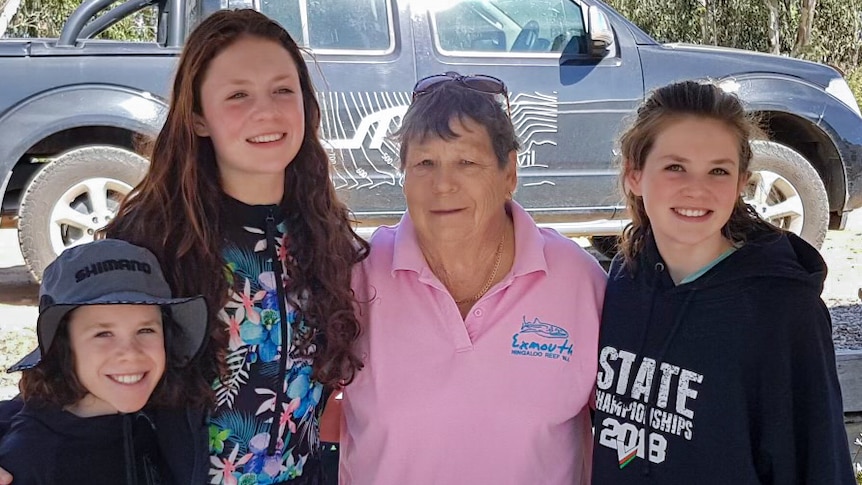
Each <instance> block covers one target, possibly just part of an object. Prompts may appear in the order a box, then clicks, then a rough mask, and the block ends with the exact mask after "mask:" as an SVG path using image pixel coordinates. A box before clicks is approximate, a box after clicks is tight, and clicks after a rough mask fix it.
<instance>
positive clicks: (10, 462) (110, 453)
mask: <svg viewBox="0 0 862 485" xmlns="http://www.w3.org/2000/svg"><path fill="white" fill-rule="evenodd" d="M0 466H2V467H3V468H5V469H6V470H7V471H9V472H10V473H12V475H13V476H14V482H15V484H16V485H54V484H66V483H88V484H93V485H98V484H105V485H108V484H110V485H122V484H125V485H169V484H172V483H175V482H174V481H173V480H172V479H171V477H170V475H169V473H168V469H167V466H166V465H165V464H164V462H163V459H162V457H161V455H160V453H159V449H158V444H157V439H156V434H155V427H154V425H153V422H152V420H151V419H150V418H149V417H148V416H147V415H146V414H145V413H143V412H139V413H134V414H112V415H107V416H96V417H91V418H79V417H77V416H75V415H74V414H72V413H69V412H67V411H62V410H59V409H51V408H45V407H38V408H34V407H33V406H30V405H25V406H24V409H23V410H22V411H21V412H20V413H18V414H17V415H16V416H15V418H14V419H13V420H12V425H11V428H10V430H9V432H8V434H6V436H5V437H4V439H3V442H2V444H0Z"/></svg>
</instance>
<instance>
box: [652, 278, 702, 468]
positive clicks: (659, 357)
mask: <svg viewBox="0 0 862 485" xmlns="http://www.w3.org/2000/svg"><path fill="white" fill-rule="evenodd" d="M655 271H656V272H657V273H663V272H664V271H665V265H664V263H656V265H655ZM695 291H696V290H691V291H690V292H689V294H688V295H687V296H686V298H685V300H684V301H683V303H682V305H681V306H680V308H679V311H678V312H677V314H676V317H675V318H674V322H673V326H672V327H671V329H670V333H668V335H667V337H666V338H665V339H664V342H663V344H662V346H661V349H659V352H658V354H656V356H655V370H653V373H652V377H651V378H650V385H649V388H648V389H649V391H647V396H646V422H645V423H644V426H645V427H646V430H645V432H644V441H645V445H646V449H645V451H644V466H643V475H644V476H650V474H651V473H652V463H651V462H650V461H649V457H650V435H651V434H652V430H653V428H652V410H653V402H652V398H653V389H654V388H655V379H656V374H657V373H658V370H659V369H661V365H662V364H663V363H664V362H663V361H664V356H665V354H667V351H668V349H670V345H671V343H673V339H674V337H675V336H676V333H677V331H678V330H679V328H680V326H682V321H683V317H684V316H685V310H686V309H687V308H688V305H689V303H691V300H692V299H693V298H694V295H695ZM655 292H656V285H652V291H651V292H650V310H649V313H647V319H646V322H647V328H645V329H644V331H643V335H642V337H641V345H640V349H639V350H638V355H639V356H640V358H641V363H643V359H644V357H645V356H644V353H643V352H644V348H646V341H647V335H648V334H649V329H648V327H649V324H650V320H651V319H652V313H653V310H654V309H655V303H656V298H655Z"/></svg>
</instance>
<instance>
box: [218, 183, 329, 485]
mask: <svg viewBox="0 0 862 485" xmlns="http://www.w3.org/2000/svg"><path fill="white" fill-rule="evenodd" d="M225 214H226V215H225V218H226V220H225V221H223V226H222V227H224V228H225V230H226V239H225V241H224V244H223V255H224V259H225V263H226V272H227V276H228V279H229V283H230V284H231V286H232V288H233V289H232V290H231V295H230V299H229V302H228V304H227V305H226V306H225V308H224V309H223V310H222V311H221V312H220V314H219V317H220V319H221V320H222V321H223V322H224V324H225V326H226V327H227V330H228V331H229V334H230V341H229V344H228V354H227V364H228V367H229V371H230V372H229V377H228V378H227V379H225V380H222V381H217V382H215V383H214V385H213V389H214V390H215V394H216V407H215V410H214V411H213V413H212V415H211V417H210V421H209V451H210V470H209V476H210V477H211V479H210V482H209V483H211V484H226V485H254V484H280V483H289V484H291V485H293V484H296V485H299V484H317V483H322V476H321V475H322V471H321V466H320V442H319V436H318V435H319V433H318V419H319V417H320V413H321V412H322V408H323V405H324V403H325V399H324V396H323V386H322V385H321V384H320V383H318V382H316V381H314V380H312V379H311V363H312V357H313V352H314V345H311V346H310V347H309V348H308V349H307V350H304V351H300V350H299V349H297V347H296V345H295V342H296V341H297V340H296V339H297V337H298V336H299V335H302V332H305V331H308V329H307V327H306V326H305V324H304V322H302V321H297V312H296V309H295V307H293V306H292V305H291V303H290V302H291V301H294V302H295V301H298V299H297V298H295V297H294V298H288V297H287V296H288V295H286V294H285V291H286V288H287V289H288V291H289V288H290V277H289V275H287V272H286V269H285V262H286V261H287V258H289V257H290V256H289V254H288V252H287V248H288V247H289V244H288V238H289V234H287V229H286V227H285V224H284V222H283V217H282V216H281V214H280V210H279V207H278V206H276V205H272V206H249V205H246V204H243V203H242V202H239V201H237V200H234V199H231V198H227V200H226V201H225ZM293 296H295V295H293ZM285 322H286V325H285V324H284V323H285Z"/></svg>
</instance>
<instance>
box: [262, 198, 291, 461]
mask: <svg viewBox="0 0 862 485" xmlns="http://www.w3.org/2000/svg"><path fill="white" fill-rule="evenodd" d="M266 248H267V252H269V255H270V257H271V258H272V269H273V271H274V272H275V291H276V294H277V295H278V316H279V325H280V328H279V330H280V331H281V350H280V356H279V363H278V365H279V369H280V370H281V372H280V374H279V375H280V379H279V381H278V386H279V387H278V388H277V389H276V392H275V416H274V417H273V419H272V425H270V428H269V447H268V448H267V454H268V455H269V456H272V455H274V454H275V450H276V447H277V446H278V438H279V427H280V426H279V424H280V423H281V415H282V414H283V413H284V411H283V410H282V404H283V402H284V391H283V386H284V380H285V379H286V378H287V354H288V352H290V341H289V338H290V332H289V331H288V328H287V326H288V325H289V324H288V322H287V309H286V308H285V296H284V282H283V276H284V274H283V271H282V267H281V261H279V259H278V251H276V249H275V217H274V216H273V214H272V209H270V211H269V214H267V216H266Z"/></svg>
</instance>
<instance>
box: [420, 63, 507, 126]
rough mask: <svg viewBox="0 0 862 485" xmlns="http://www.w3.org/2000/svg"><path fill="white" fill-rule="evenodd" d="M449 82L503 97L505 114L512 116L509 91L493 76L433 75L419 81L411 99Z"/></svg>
mask: <svg viewBox="0 0 862 485" xmlns="http://www.w3.org/2000/svg"><path fill="white" fill-rule="evenodd" d="M450 81H454V82H457V83H459V84H461V85H462V86H465V87H467V88H470V89H472V90H474V91H479V92H480V93H486V94H492V95H497V94H499V95H501V96H503V97H504V98H505V99H506V112H507V113H509V116H510V117H511V116H512V108H511V106H510V105H509V90H508V89H506V84H505V83H504V82H503V81H501V80H499V79H497V78H495V77H493V76H486V75H484V74H470V75H467V76H463V75H461V74H458V73H457V72H451V71H450V72H447V73H445V74H433V75H431V76H428V77H424V78H422V79H420V80H419V81H418V82H417V83H416V85H415V86H413V99H414V100H415V99H416V98H417V97H418V96H421V95H423V94H426V93H430V92H431V91H434V90H435V89H437V88H438V87H439V86H440V85H441V84H443V83H446V82H450Z"/></svg>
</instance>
